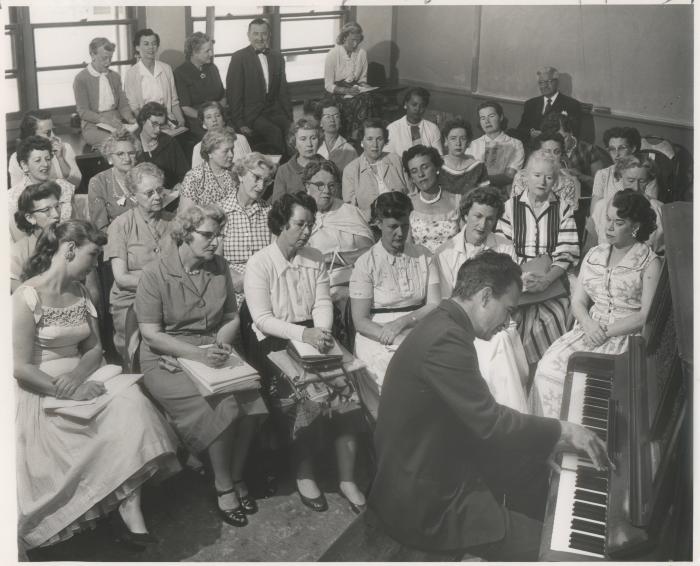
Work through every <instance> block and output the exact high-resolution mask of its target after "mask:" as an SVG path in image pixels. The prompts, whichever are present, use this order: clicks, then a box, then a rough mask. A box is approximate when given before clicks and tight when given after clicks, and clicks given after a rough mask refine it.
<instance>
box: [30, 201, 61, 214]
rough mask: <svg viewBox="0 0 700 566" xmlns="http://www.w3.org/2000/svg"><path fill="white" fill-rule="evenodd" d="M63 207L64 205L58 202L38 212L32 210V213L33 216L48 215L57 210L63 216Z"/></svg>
mask: <svg viewBox="0 0 700 566" xmlns="http://www.w3.org/2000/svg"><path fill="white" fill-rule="evenodd" d="M62 207H63V203H62V202H57V203H56V204H54V205H53V206H45V207H44V208H37V209H36V210H32V211H31V212H32V214H37V213H41V214H48V213H49V212H51V211H52V210H55V211H56V213H57V214H61V208H62Z"/></svg>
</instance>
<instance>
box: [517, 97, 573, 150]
mask: <svg viewBox="0 0 700 566" xmlns="http://www.w3.org/2000/svg"><path fill="white" fill-rule="evenodd" d="M543 109H544V96H541V95H540V96H536V97H535V98H531V99H530V100H526V101H525V106H524V108H523V116H522V118H520V124H518V127H517V130H518V133H519V134H520V135H521V136H522V137H521V140H523V141H525V142H528V141H530V128H535V129H536V130H541V129H542V128H541V127H540V126H541V125H542V118H544V115H543V114H542V110H543ZM563 111H566V113H567V114H568V115H569V116H570V117H571V118H573V119H574V120H575V121H576V129H577V130H580V127H581V103H580V102H579V101H578V100H576V99H575V98H571V97H570V96H566V95H565V94H562V93H561V92H560V93H559V95H558V96H557V98H556V100H555V101H554V104H552V110H551V112H563ZM578 134H579V132H578V131H576V132H574V135H575V136H576V137H578Z"/></svg>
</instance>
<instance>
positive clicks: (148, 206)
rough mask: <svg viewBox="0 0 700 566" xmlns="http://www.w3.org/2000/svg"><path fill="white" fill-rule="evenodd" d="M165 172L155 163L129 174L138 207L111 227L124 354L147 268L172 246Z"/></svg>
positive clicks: (118, 336)
mask: <svg viewBox="0 0 700 566" xmlns="http://www.w3.org/2000/svg"><path fill="white" fill-rule="evenodd" d="M164 179H165V176H164V175H163V172H162V171H161V170H160V169H159V168H158V167H156V166H155V165H153V163H140V164H139V165H137V166H136V167H134V168H133V169H131V170H130V171H129V172H128V173H127V174H126V190H127V191H129V193H130V194H131V195H132V196H133V198H134V200H135V201H136V206H135V207H134V208H132V209H131V210H128V211H127V212H125V213H124V214H122V215H120V216H119V217H117V218H116V219H115V220H114V222H112V224H110V225H109V231H108V232H107V234H108V236H109V237H108V240H107V245H106V246H105V251H104V259H105V261H110V262H111V265H112V273H113V274H114V284H113V285H112V290H111V292H110V295H109V304H110V309H109V310H110V312H111V313H112V321H113V323H114V346H115V347H116V348H117V351H118V352H120V353H121V352H122V351H123V350H124V341H125V336H124V325H125V322H126V313H127V311H128V310H129V307H131V305H133V304H134V297H135V296H136V287H137V286H138V284H139V279H140V278H141V273H142V272H143V271H142V270H143V268H144V267H145V266H146V265H147V264H148V263H150V262H151V261H153V260H155V259H157V258H158V257H160V256H161V254H163V253H168V248H169V247H170V246H171V245H172V239H171V238H170V221H171V220H172V214H170V213H168V212H165V211H163V192H164V187H163V182H164Z"/></svg>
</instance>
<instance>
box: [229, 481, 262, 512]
mask: <svg viewBox="0 0 700 566" xmlns="http://www.w3.org/2000/svg"><path fill="white" fill-rule="evenodd" d="M241 483H242V484H244V485H245V482H244V481H243V480H238V481H234V482H233V485H234V487H235V486H236V484H241ZM236 497H237V498H238V503H239V504H240V506H241V508H242V509H243V512H244V513H245V514H246V515H254V514H255V513H257V512H258V503H257V502H256V501H255V499H253V497H252V496H251V495H250V493H246V494H245V495H241V494H240V493H238V490H236Z"/></svg>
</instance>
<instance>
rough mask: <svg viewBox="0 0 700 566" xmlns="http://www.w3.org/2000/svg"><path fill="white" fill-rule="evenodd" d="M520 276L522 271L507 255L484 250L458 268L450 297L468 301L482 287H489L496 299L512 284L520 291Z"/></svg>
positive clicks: (521, 287)
mask: <svg viewBox="0 0 700 566" xmlns="http://www.w3.org/2000/svg"><path fill="white" fill-rule="evenodd" d="M521 276H522V269H520V266H519V265H518V264H517V263H515V262H514V261H513V259H512V258H511V257H510V256H509V255H508V254H502V253H499V252H495V251H493V250H484V251H483V252H481V253H478V254H476V255H475V256H474V257H473V258H471V259H468V260H467V261H465V262H464V263H463V264H462V266H461V267H460V268H459V271H458V272H457V281H456V283H455V288H454V291H452V296H453V297H458V298H460V299H468V298H469V297H473V296H474V295H475V294H476V293H478V292H479V291H481V290H482V289H483V288H484V287H490V288H491V290H492V291H493V296H494V297H496V298H498V297H500V296H502V295H503V293H505V292H506V291H507V290H508V287H510V286H511V285H512V284H513V283H515V285H516V286H517V287H518V289H519V290H520V291H522V289H523V282H522V279H521Z"/></svg>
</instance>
